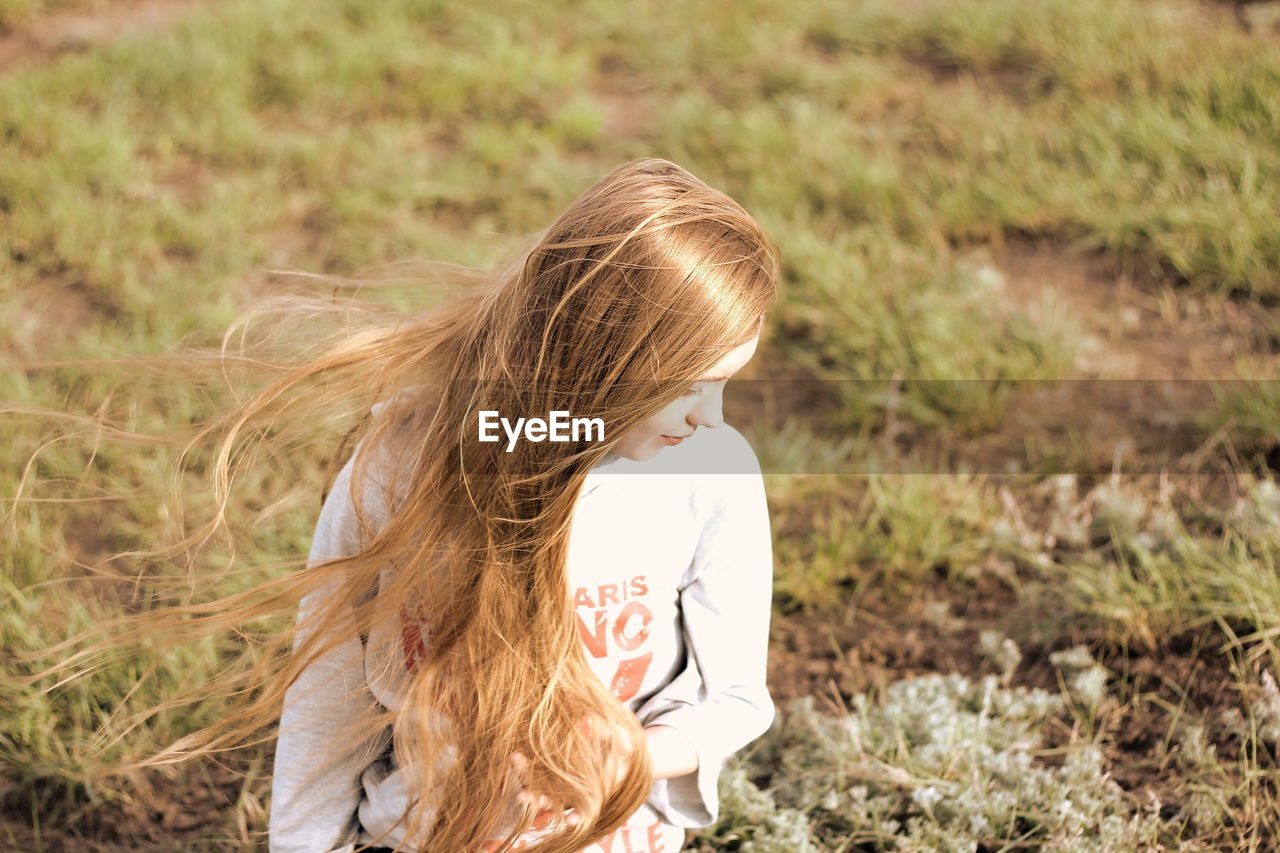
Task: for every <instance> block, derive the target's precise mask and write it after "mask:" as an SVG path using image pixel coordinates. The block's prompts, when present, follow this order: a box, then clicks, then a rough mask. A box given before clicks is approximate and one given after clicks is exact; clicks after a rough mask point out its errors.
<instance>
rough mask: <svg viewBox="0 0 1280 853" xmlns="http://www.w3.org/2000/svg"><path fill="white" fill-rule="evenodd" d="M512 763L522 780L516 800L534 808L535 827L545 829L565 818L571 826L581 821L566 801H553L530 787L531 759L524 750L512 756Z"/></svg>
mask: <svg viewBox="0 0 1280 853" xmlns="http://www.w3.org/2000/svg"><path fill="white" fill-rule="evenodd" d="M511 764H512V766H513V767H514V769H515V771H516V776H517V778H518V779H519V780H520V792H519V793H517V794H516V802H518V803H519V804H520V805H522V806H527V807H530V808H532V809H534V812H535V814H534V818H533V828H534V829H545V828H546V827H548V826H550V825H551V824H552V823H553V822H555V821H557V820H563V821H565V822H566V823H568V824H569V825H570V826H574V825H575V824H577V823H580V822H581V820H582V818H581V817H579V816H578V814H577V813H576V812H575V811H574V810H573V807H572V806H568V805H567V804H565V803H557V802H553V801H552V800H551V799H550V798H549V797H547V796H546V795H544V794H541V793H538V792H537V791H535V790H532V789H531V788H530V787H529V759H528V757H526V756H525V754H524V753H522V752H517V753H515V754H514V755H512V756H511Z"/></svg>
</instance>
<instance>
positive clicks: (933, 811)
mask: <svg viewBox="0 0 1280 853" xmlns="http://www.w3.org/2000/svg"><path fill="white" fill-rule="evenodd" d="M1000 639H1001V638H999V637H991V638H988V639H987V640H986V641H985V642H984V646H986V647H987V648H988V649H989V650H990V651H991V652H992V653H994V654H999V653H1000V652H1001V651H1002V650H1003V643H1001V642H1000ZM1060 654H1063V657H1062V658H1060V660H1061V661H1062V662H1063V664H1068V665H1071V666H1070V668H1073V669H1074V671H1075V675H1076V676H1077V677H1078V676H1082V675H1083V676H1085V678H1086V679H1088V678H1095V677H1096V676H1092V675H1089V674H1090V673H1093V672H1097V671H1102V670H1101V667H1100V666H1098V665H1097V664H1096V663H1095V662H1094V661H1092V659H1089V660H1088V661H1087V663H1086V661H1085V657H1087V653H1086V655H1085V657H1082V656H1081V655H1080V654H1079V653H1077V652H1075V650H1069V651H1068V652H1067V653H1060ZM1095 668H1096V669H1095ZM1104 674H1105V671H1104ZM1072 689H1073V690H1075V689H1079V690H1080V691H1081V692H1082V693H1090V694H1091V691H1093V690H1094V685H1092V683H1089V682H1085V681H1082V682H1081V683H1080V684H1078V685H1077V686H1076V687H1073V688H1072ZM1097 691H1099V692H1098V694H1097V695H1099V697H1101V693H1102V692H1105V679H1104V680H1103V681H1102V682H1101V683H1100V685H1098V686H1097ZM1091 695H1092V694H1091ZM1066 701H1067V700H1066V699H1065V698H1064V697H1063V696H1060V695H1056V694H1051V693H1048V692H1046V691H1043V690H1038V689H1027V688H1007V687H1002V686H1001V685H1000V683H999V679H998V677H997V676H994V675H990V676H986V677H984V678H982V679H980V680H971V679H967V678H965V677H963V676H960V675H954V674H953V675H927V676H923V677H920V678H913V679H906V680H903V681H899V682H896V683H894V684H892V685H890V686H889V687H887V688H886V689H885V690H884V691H883V694H882V695H880V696H879V697H878V698H874V699H873V698H872V697H871V696H868V695H867V694H860V695H858V696H855V697H854V698H853V702H852V706H853V707H852V709H851V713H847V714H841V715H831V714H826V713H821V712H819V711H818V710H817V708H816V707H815V705H814V702H813V700H811V699H803V700H797V701H795V702H792V703H791V704H790V705H788V706H787V707H785V708H784V709H782V710H781V711H780V713H779V717H778V720H777V721H776V722H775V724H774V726H773V728H771V729H770V731H769V732H768V733H767V734H766V735H765V736H764V737H763V738H762V739H761V740H760V741H759V742H758V743H757V744H756V746H755V747H754V748H753V749H752V750H751V751H750V752H749V753H748V754H746V755H745V756H743V757H742V758H741V759H735V760H734V761H733V762H731V763H730V766H729V769H728V770H727V771H726V772H725V774H724V776H723V777H722V779H721V800H722V809H721V816H720V820H719V822H718V823H717V824H716V825H715V826H713V827H710V828H708V829H707V830H704V831H703V833H702V835H701V838H702V840H703V841H704V842H705V843H706V845H707V846H705V847H703V848H702V849H717V850H718V849H739V850H743V851H748V850H750V851H755V853H796V851H801V852H802V853H803V851H815V853H822V852H823V851H828V850H831V851H834V850H848V849H850V848H851V847H853V846H854V845H864V846H865V849H872V848H873V849H881V850H902V851H969V853H972V851H976V850H977V849H978V848H979V845H982V846H983V847H985V848H988V849H995V848H999V847H1000V846H1001V845H1002V844H1007V843H1009V842H1010V841H1011V840H1013V839H1020V848H1019V849H1022V847H1023V846H1025V847H1026V848H1028V849H1030V848H1031V847H1036V848H1038V849H1042V850H1055V851H1069V850H1070V851H1074V850H1097V851H1128V850H1149V849H1155V847H1154V845H1157V844H1158V834H1159V831H1160V828H1161V826H1162V824H1161V823H1160V820H1159V818H1157V817H1155V816H1154V815H1152V814H1150V813H1148V812H1144V811H1142V810H1141V809H1140V808H1137V807H1135V806H1134V805H1133V804H1131V803H1130V802H1129V801H1128V800H1127V799H1126V798H1125V796H1124V794H1123V792H1122V791H1121V789H1120V788H1119V786H1118V785H1117V784H1116V783H1115V782H1114V781H1113V780H1112V779H1111V778H1110V777H1109V774H1108V773H1107V769H1106V767H1105V766H1104V760H1103V756H1102V754H1101V752H1100V751H1099V750H1098V749H1097V748H1096V747H1095V746H1093V745H1091V744H1089V743H1087V742H1083V743H1080V744H1078V745H1076V746H1071V747H1067V748H1066V751H1065V752H1063V750H1062V749H1061V748H1060V749H1058V750H1055V751H1054V752H1055V755H1054V756H1053V757H1049V756H1047V755H1045V754H1043V750H1042V749H1041V742H1042V733H1043V730H1044V727H1045V725H1046V723H1047V722H1048V720H1049V718H1050V717H1051V716H1053V715H1055V714H1058V713H1060V712H1062V711H1063V710H1065V703H1066ZM752 778H759V779H764V778H767V779H768V783H767V786H766V790H764V791H761V790H759V789H757V788H756V786H755V785H753V784H752V782H751V781H750V780H751V779H752Z"/></svg>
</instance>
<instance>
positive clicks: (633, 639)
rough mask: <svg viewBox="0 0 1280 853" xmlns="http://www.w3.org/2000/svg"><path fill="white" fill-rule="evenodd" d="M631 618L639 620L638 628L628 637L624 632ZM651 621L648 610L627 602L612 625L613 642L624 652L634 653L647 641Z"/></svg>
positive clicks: (637, 604) (636, 603) (641, 605)
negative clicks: (634, 617)
mask: <svg viewBox="0 0 1280 853" xmlns="http://www.w3.org/2000/svg"><path fill="white" fill-rule="evenodd" d="M632 616H636V617H638V618H639V621H640V627H639V628H638V629H637V630H636V631H635V633H633V634H630V635H628V634H626V633H625V632H626V629H627V626H628V625H629V624H630V622H631V617H632ZM652 621H653V614H652V613H650V612H649V608H647V607H645V606H644V605H643V604H641V603H640V602H638V601H628V602H627V605H626V606H625V607H623V608H622V611H621V612H620V613H618V620H617V621H616V622H614V623H613V639H614V642H616V643H617V644H618V646H619V647H620V648H622V649H623V650H624V651H628V652H634V651H635V650H636V649H638V648H639V647H640V645H641V644H642V643H644V641H645V640H647V639H649V623H650V622H652ZM596 657H599V655H596Z"/></svg>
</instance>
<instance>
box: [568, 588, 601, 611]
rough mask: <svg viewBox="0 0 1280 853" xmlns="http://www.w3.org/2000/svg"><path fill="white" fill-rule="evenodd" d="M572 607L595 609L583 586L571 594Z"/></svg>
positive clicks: (594, 604)
mask: <svg viewBox="0 0 1280 853" xmlns="http://www.w3.org/2000/svg"><path fill="white" fill-rule="evenodd" d="M573 606H574V607H595V606H596V603H595V602H594V601H592V600H591V596H589V595H587V588H586V587H585V586H580V587H578V591H577V592H575V593H574V594H573Z"/></svg>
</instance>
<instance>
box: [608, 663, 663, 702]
mask: <svg viewBox="0 0 1280 853" xmlns="http://www.w3.org/2000/svg"><path fill="white" fill-rule="evenodd" d="M651 660H653V652H648V653H646V654H643V655H641V656H640V657H638V658H631V659H630V660H624V661H622V662H621V663H619V664H618V671H617V672H615V673H614V674H613V683H612V684H610V685H609V692H611V693H612V694H613V695H614V697H615V698H617V700H618V701H619V702H625V701H627V700H628V699H630V698H631V697H632V696H635V695H636V693H638V692H640V683H641V682H642V681H644V674H645V673H646V672H648V671H649V662H650V661H651Z"/></svg>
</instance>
